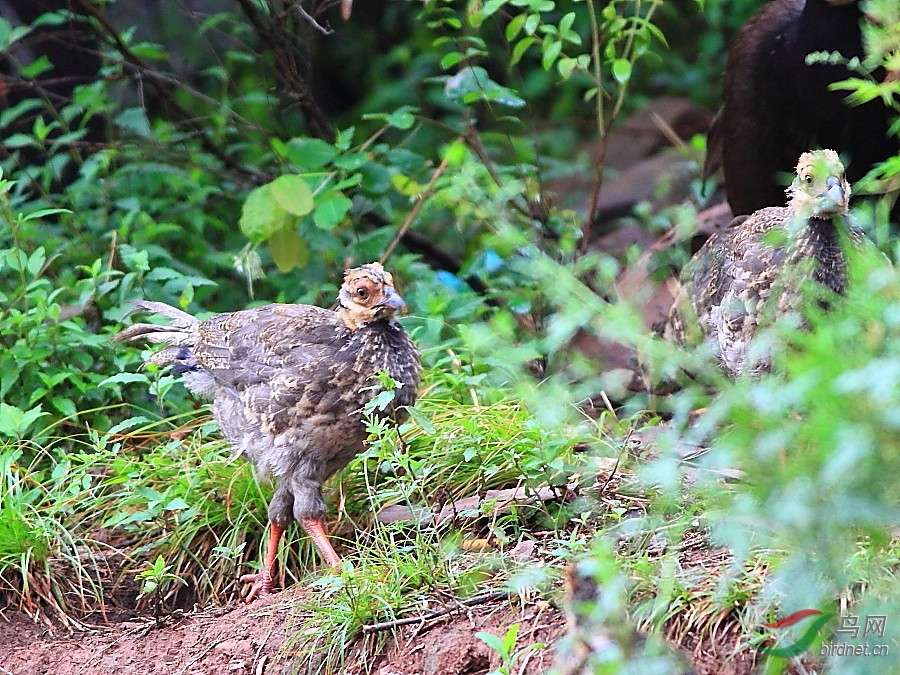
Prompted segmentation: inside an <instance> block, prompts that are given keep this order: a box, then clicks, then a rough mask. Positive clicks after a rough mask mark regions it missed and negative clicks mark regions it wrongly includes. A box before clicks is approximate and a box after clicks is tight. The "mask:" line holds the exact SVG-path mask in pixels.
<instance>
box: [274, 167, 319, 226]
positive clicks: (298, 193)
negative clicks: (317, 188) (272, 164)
mask: <svg viewBox="0 0 900 675" xmlns="http://www.w3.org/2000/svg"><path fill="white" fill-rule="evenodd" d="M268 188H269V191H270V193H271V195H272V197H273V198H274V199H275V201H276V202H278V205H279V206H280V207H281V208H282V209H284V210H285V211H287V212H288V213H292V214H294V215H295V216H305V215H306V214H307V213H309V212H310V211H312V209H313V197H312V192H310V189H309V185H307V184H306V181H305V180H304V179H303V176H297V175H294V174H292V175H288V176H281V177H279V178H276V179H275V180H273V181H272V182H271V183H269V185H268Z"/></svg>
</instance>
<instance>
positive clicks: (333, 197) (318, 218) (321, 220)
mask: <svg viewBox="0 0 900 675" xmlns="http://www.w3.org/2000/svg"><path fill="white" fill-rule="evenodd" d="M351 206H353V202H352V201H350V200H349V199H348V198H347V197H345V196H344V195H342V194H341V193H340V192H332V193H331V194H329V195H328V196H326V197H325V198H324V199H320V200H319V201H318V203H317V204H316V210H315V211H313V221H314V222H315V224H316V227H318V228H320V229H323V230H333V229H334V228H335V227H337V226H338V225H340V224H341V222H342V221H343V220H344V218H345V217H346V215H347V212H348V211H349V210H350V207H351Z"/></svg>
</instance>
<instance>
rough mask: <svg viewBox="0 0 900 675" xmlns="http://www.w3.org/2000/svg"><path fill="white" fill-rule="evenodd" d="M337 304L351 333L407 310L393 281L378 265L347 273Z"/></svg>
mask: <svg viewBox="0 0 900 675" xmlns="http://www.w3.org/2000/svg"><path fill="white" fill-rule="evenodd" d="M338 302H339V303H340V309H339V310H338V311H339V312H340V313H341V316H342V317H343V319H344V323H345V324H347V327H348V328H349V329H350V330H356V329H357V328H360V327H361V326H364V325H365V324H367V323H370V322H372V321H379V320H385V319H389V318H391V317H392V316H393V315H394V312H396V311H398V310H404V309H406V303H405V302H403V298H401V297H400V295H399V294H398V293H397V291H395V290H394V278H393V277H392V276H391V275H390V273H389V272H386V271H385V269H384V268H383V267H382V266H381V264H380V263H377V262H375V263H370V264H368V265H363V266H362V267H355V268H353V269H350V270H347V271H346V272H344V283H343V284H342V285H341V291H340V293H338Z"/></svg>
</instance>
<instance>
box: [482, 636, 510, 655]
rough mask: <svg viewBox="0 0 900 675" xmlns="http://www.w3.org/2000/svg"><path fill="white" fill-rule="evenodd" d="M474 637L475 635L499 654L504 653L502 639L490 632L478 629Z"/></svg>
mask: <svg viewBox="0 0 900 675" xmlns="http://www.w3.org/2000/svg"><path fill="white" fill-rule="evenodd" d="M475 637H477V638H478V639H479V640H481V641H482V642H483V643H484V644H486V645H487V646H488V647H490V648H491V649H493V650H494V651H495V652H497V653H498V654H500V655H501V656H503V655H505V654H506V652H505V651H504V648H503V640H501V639H500V638H498V637H497V636H496V635H493V634H492V633H486V632H484V631H478V632H477V633H475Z"/></svg>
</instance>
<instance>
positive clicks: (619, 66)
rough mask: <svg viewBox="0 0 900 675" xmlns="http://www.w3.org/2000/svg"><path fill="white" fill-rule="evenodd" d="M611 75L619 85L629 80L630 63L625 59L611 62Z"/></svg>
mask: <svg viewBox="0 0 900 675" xmlns="http://www.w3.org/2000/svg"><path fill="white" fill-rule="evenodd" d="M612 74H613V77H614V78H615V79H616V82H618V83H619V84H625V83H626V82H628V80H630V79H631V63H630V62H629V61H628V60H627V59H616V60H615V61H613V62H612Z"/></svg>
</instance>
